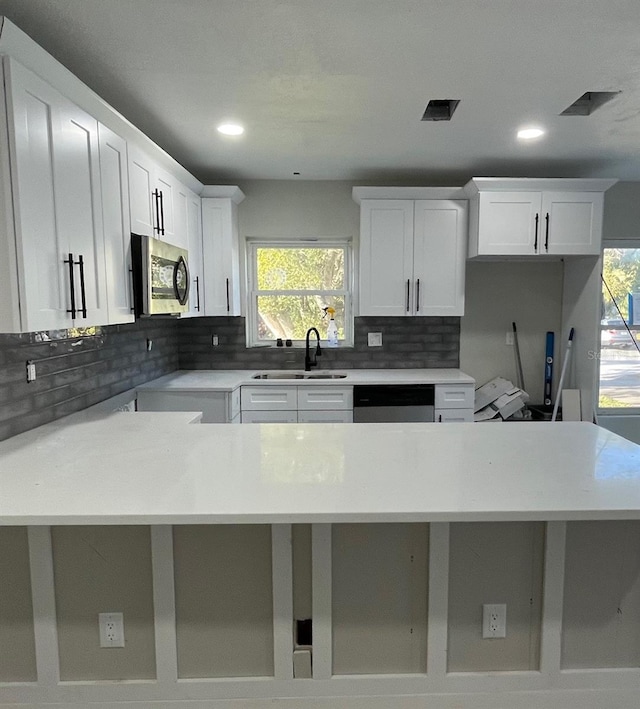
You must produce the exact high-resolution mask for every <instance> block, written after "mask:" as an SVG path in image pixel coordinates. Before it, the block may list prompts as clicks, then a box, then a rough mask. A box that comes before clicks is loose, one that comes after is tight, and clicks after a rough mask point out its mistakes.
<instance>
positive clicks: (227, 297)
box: [202, 186, 244, 316]
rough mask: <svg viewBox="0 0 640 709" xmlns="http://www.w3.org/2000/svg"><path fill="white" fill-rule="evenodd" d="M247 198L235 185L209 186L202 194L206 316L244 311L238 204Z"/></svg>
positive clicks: (237, 313)
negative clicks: (241, 299)
mask: <svg viewBox="0 0 640 709" xmlns="http://www.w3.org/2000/svg"><path fill="white" fill-rule="evenodd" d="M217 195H220V196H217ZM243 199H244V194H243V193H242V191H241V190H240V189H239V188H238V187H233V186H220V187H217V186H208V187H205V188H204V191H203V193H202V246H203V249H202V251H203V261H204V263H203V269H204V303H205V315H214V316H215V315H240V314H241V313H242V307H241V302H240V298H241V288H240V252H239V248H240V247H239V237H238V204H239V203H240V202H241V201H242V200H243Z"/></svg>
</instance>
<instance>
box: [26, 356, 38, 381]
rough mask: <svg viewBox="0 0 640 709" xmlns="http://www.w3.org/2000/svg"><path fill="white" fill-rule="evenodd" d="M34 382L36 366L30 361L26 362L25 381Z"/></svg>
mask: <svg viewBox="0 0 640 709" xmlns="http://www.w3.org/2000/svg"><path fill="white" fill-rule="evenodd" d="M35 380H36V365H35V363H34V362H32V361H31V360H28V361H27V381H28V382H35Z"/></svg>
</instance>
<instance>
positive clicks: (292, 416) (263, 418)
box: [241, 410, 298, 423]
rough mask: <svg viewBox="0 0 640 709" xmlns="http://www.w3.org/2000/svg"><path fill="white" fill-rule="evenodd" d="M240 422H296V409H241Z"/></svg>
mask: <svg viewBox="0 0 640 709" xmlns="http://www.w3.org/2000/svg"><path fill="white" fill-rule="evenodd" d="M241 418H242V423H298V412H297V411H295V410H294V411H286V410H284V411H243V412H242V417H241Z"/></svg>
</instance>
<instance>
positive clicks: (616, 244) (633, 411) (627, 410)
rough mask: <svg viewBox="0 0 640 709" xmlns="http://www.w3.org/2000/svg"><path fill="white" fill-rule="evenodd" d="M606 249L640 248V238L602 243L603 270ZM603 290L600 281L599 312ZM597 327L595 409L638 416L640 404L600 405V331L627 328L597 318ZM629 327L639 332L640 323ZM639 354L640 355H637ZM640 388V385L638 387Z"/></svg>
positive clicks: (605, 414)
mask: <svg viewBox="0 0 640 709" xmlns="http://www.w3.org/2000/svg"><path fill="white" fill-rule="evenodd" d="M606 249H640V239H638V240H636V239H625V240H618V241H607V242H604V243H603V244H602V271H603V272H604V252H605V250H606ZM603 291H604V284H603V283H602V282H601V283H600V304H601V308H600V310H601V312H604V307H603V305H604V303H603ZM598 322H599V327H598V347H599V356H598V372H597V377H598V379H597V398H596V410H597V412H598V414H601V415H602V416H638V415H640V406H616V407H612V406H600V382H601V376H600V375H601V368H602V347H601V342H602V334H601V333H602V331H603V330H616V329H619V330H621V331H624V332H627V329H626V328H625V327H620V328H615V327H611V326H607V325H603V324H602V320H601V319H599V320H598ZM629 329H630V330H631V332H632V333H634V332H640V325H629ZM639 356H640V355H639ZM639 390H640V387H639Z"/></svg>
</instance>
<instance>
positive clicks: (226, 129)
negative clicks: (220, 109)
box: [218, 123, 244, 135]
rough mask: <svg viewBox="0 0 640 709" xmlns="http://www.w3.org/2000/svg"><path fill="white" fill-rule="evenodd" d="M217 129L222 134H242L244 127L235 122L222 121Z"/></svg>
mask: <svg viewBox="0 0 640 709" xmlns="http://www.w3.org/2000/svg"><path fill="white" fill-rule="evenodd" d="M218 131H219V132H220V133H222V134H223V135H242V134H243V133H244V128H243V127H242V126H240V125H238V124H237V123H223V124H222V125H219V126H218Z"/></svg>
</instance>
